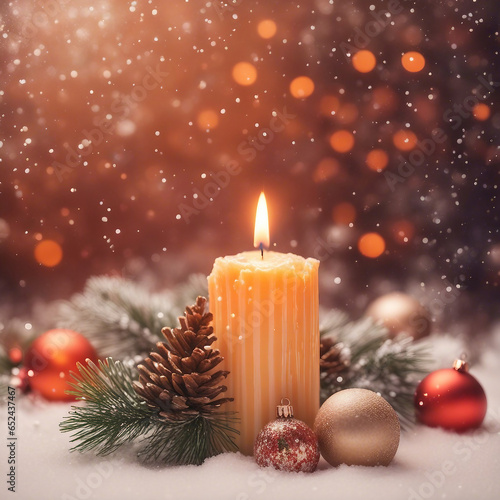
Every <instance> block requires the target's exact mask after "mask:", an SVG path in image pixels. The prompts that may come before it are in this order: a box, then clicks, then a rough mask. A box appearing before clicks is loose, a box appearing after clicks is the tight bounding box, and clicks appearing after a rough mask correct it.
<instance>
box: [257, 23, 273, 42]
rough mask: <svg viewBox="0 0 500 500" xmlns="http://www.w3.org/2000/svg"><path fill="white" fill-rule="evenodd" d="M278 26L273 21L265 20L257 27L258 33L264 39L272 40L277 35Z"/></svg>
mask: <svg viewBox="0 0 500 500" xmlns="http://www.w3.org/2000/svg"><path fill="white" fill-rule="evenodd" d="M276 30H277V26H276V23H275V22H274V21H273V20H272V19H263V20H262V21H260V23H259V24H258V25H257V33H258V34H259V36H260V37H262V38H264V39H268V38H272V37H273V36H274V35H275V34H276Z"/></svg>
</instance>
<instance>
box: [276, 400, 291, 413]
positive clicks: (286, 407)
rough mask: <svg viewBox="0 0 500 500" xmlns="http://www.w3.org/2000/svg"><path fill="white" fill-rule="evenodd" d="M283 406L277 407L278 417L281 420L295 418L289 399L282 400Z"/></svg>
mask: <svg viewBox="0 0 500 500" xmlns="http://www.w3.org/2000/svg"><path fill="white" fill-rule="evenodd" d="M280 403H281V404H279V405H278V406H276V416H277V417H278V418H279V417H281V418H293V406H292V405H291V404H290V400H289V399H288V398H282V400H281V402H280Z"/></svg>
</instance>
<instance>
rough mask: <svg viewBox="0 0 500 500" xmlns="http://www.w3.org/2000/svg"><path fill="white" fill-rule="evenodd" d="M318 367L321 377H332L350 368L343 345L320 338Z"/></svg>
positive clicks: (326, 338) (329, 339) (332, 340)
mask: <svg viewBox="0 0 500 500" xmlns="http://www.w3.org/2000/svg"><path fill="white" fill-rule="evenodd" d="M319 366H320V371H321V373H322V374H323V376H330V375H334V374H336V373H339V372H341V371H343V370H345V369H347V368H348V367H349V366H350V360H349V355H348V352H347V350H346V349H345V347H344V345H343V344H342V343H341V342H336V341H335V340H334V339H332V338H330V337H322V338H321V340H320V358H319Z"/></svg>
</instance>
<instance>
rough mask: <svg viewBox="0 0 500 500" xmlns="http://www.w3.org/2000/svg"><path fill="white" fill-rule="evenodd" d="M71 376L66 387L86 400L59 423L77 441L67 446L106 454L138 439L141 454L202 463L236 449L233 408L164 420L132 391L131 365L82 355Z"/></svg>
mask: <svg viewBox="0 0 500 500" xmlns="http://www.w3.org/2000/svg"><path fill="white" fill-rule="evenodd" d="M72 377H73V379H74V382H73V383H71V384H70V385H71V386H72V387H73V390H72V391H69V393H70V394H73V395H74V396H76V397H77V399H79V400H82V401H85V406H73V407H72V409H71V411H70V413H69V416H68V417H66V418H65V419H64V420H63V422H61V424H60V429H61V431H62V432H70V433H72V437H71V442H72V443H75V442H76V443H77V444H76V445H75V446H74V447H73V448H72V450H78V451H89V450H94V451H96V452H97V454H98V455H107V454H110V453H113V452H114V451H116V450H117V449H118V448H119V447H120V446H122V445H124V444H127V443H132V442H134V441H139V442H140V444H141V445H142V447H141V450H140V452H139V456H140V457H141V459H142V460H144V461H145V462H153V461H154V462H162V463H164V464H169V465H180V464H201V463H203V461H204V460H205V459H207V458H208V457H211V456H214V455H217V454H219V453H223V452H226V451H237V446H236V444H235V441H234V436H235V435H236V434H237V431H236V430H235V429H233V427H232V424H233V423H234V422H235V418H234V417H233V414H231V413H223V412H220V413H214V414H212V415H211V416H210V417H205V416H201V415H198V416H196V417H195V418H190V419H188V420H180V421H166V420H165V419H163V418H161V417H160V415H159V412H158V411H157V410H155V409H151V408H149V407H148V406H147V404H146V403H145V402H144V401H142V400H141V399H140V398H139V396H137V394H136V393H135V391H134V389H133V386H132V383H133V381H134V377H136V371H135V369H133V368H131V367H129V366H126V365H124V364H123V363H121V362H120V361H113V360H112V359H111V358H108V359H106V361H99V365H95V364H94V363H93V362H92V361H87V366H83V365H81V364H78V373H72Z"/></svg>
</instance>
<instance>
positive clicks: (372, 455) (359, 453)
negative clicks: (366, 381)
mask: <svg viewBox="0 0 500 500" xmlns="http://www.w3.org/2000/svg"><path fill="white" fill-rule="evenodd" d="M314 432H315V433H316V435H317V436H318V442H319V449H320V452H321V455H323V458H324V459H325V460H326V461H327V462H328V463H329V464H330V465H333V466H334V467H336V466H338V465H340V464H347V465H368V466H374V465H389V464H390V463H391V461H392V459H393V458H394V455H395V454H396V451H397V449H398V446H399V436H400V433H401V430H400V426H399V419H398V416H397V414H396V412H395V411H394V409H393V408H392V406H391V405H390V404H389V403H388V402H387V401H386V400H385V399H384V398H383V397H382V396H379V395H378V394H376V393H375V392H373V391H369V390H368V389H345V390H343V391H339V392H337V393H335V394H333V396H330V397H329V398H328V399H327V400H326V401H325V402H324V403H323V405H322V406H321V408H320V409H319V412H318V414H317V416H316V419H315V421H314Z"/></svg>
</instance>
